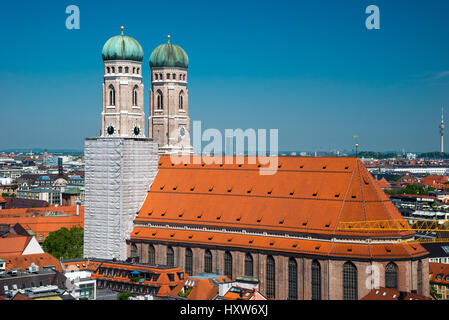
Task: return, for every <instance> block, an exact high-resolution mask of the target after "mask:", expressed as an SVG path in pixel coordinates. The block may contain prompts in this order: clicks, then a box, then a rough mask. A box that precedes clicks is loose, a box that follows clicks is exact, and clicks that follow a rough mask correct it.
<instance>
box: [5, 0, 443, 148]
mask: <svg viewBox="0 0 449 320" xmlns="http://www.w3.org/2000/svg"><path fill="white" fill-rule="evenodd" d="M120 4H121V2H119V1H111V2H110V5H109V6H107V7H105V6H103V5H101V4H100V2H96V3H89V2H86V1H80V2H79V3H78V4H77V5H78V6H79V8H80V14H81V28H80V30H67V29H66V28H65V19H66V18H67V16H68V15H67V14H65V8H66V6H67V4H58V5H55V4H53V3H50V2H43V3H42V2H40V3H39V4H34V3H29V4H28V5H27V8H28V10H26V11H24V10H20V8H19V6H18V5H17V4H10V3H8V4H5V8H4V10H3V11H2V13H0V16H1V18H2V21H4V37H5V40H4V41H5V42H6V43H7V44H8V48H9V50H4V51H2V52H1V53H0V58H1V59H0V60H1V61H2V68H1V71H0V72H1V73H0V75H1V80H0V81H1V88H2V89H0V92H1V93H2V97H3V103H2V118H3V119H8V121H4V123H3V125H2V126H1V128H0V134H1V135H2V137H4V138H3V139H2V140H1V142H0V149H33V148H48V149H76V150H79V149H82V146H83V144H84V139H85V138H87V137H95V136H99V133H100V128H101V126H100V120H101V119H100V118H99V117H98V112H99V110H101V94H100V88H101V83H102V76H103V74H102V61H101V49H102V45H103V44H104V42H105V41H106V40H107V39H108V38H110V37H111V36H114V35H117V34H119V33H120V26H121V25H124V26H125V28H126V29H125V33H126V34H129V35H130V36H132V37H134V38H136V39H137V40H138V41H139V42H141V44H142V46H143V49H144V54H145V56H144V62H143V70H142V71H143V77H144V78H143V81H144V85H145V114H146V117H148V116H149V96H148V91H149V89H150V74H149V65H148V60H149V55H150V53H151V51H152V50H153V49H154V48H155V47H156V46H157V45H159V44H161V43H164V42H166V41H167V40H166V36H167V35H169V34H170V35H171V36H172V42H173V43H175V44H179V45H181V46H183V47H184V48H185V50H186V52H187V54H188V55H189V59H190V61H191V68H190V70H189V72H190V81H189V91H190V106H191V108H190V115H191V118H192V120H193V121H195V120H201V121H202V122H203V124H204V127H205V128H217V129H219V130H221V131H224V129H225V128H233V129H235V128H243V129H246V128H256V129H257V128H266V129H270V128H274V129H279V150H284V151H287V150H291V151H330V150H334V149H336V150H351V149H352V146H353V144H354V143H355V141H354V139H353V136H354V135H357V136H358V137H359V138H358V139H357V143H359V144H360V150H372V151H388V150H403V149H404V150H406V151H410V152H428V151H437V150H439V149H440V145H439V142H440V135H439V131H438V128H437V127H438V125H439V120H440V110H441V107H442V106H444V105H447V103H448V100H449V99H448V97H447V93H446V92H447V89H448V87H449V77H448V76H449V72H448V71H447V70H449V66H448V59H447V57H449V45H448V43H449V42H448V41H446V39H447V38H448V36H449V32H448V31H447V28H445V22H446V20H447V13H445V12H449V11H448V10H447V9H449V4H448V3H446V2H443V1H431V2H430V3H426V4H423V3H420V2H417V1H412V2H406V1H396V2H395V3H388V2H386V1H376V3H375V4H376V5H377V6H379V8H380V16H381V20H380V21H381V29H380V30H367V29H366V27H365V19H366V18H367V16H368V15H367V14H366V13H365V8H366V7H367V6H368V5H369V4H371V3H368V2H366V1H362V2H359V1H350V2H348V3H346V5H345V6H342V5H340V4H336V3H333V2H331V1H318V2H316V3H313V4H310V3H305V2H303V1H299V2H294V3H290V2H288V1H280V2H278V3H276V5H273V4H269V3H267V2H257V3H256V2H254V1H246V2H243V3H239V2H234V1H230V2H226V3H215V4H211V3H208V2H202V1H199V2H195V3H194V4H189V5H187V4H184V3H182V2H174V3H173V5H172V7H171V8H170V15H160V14H157V13H158V12H163V11H164V10H166V8H165V7H164V5H163V4H160V3H141V4H139V10H135V7H132V8H121V7H120ZM206 7H207V9H208V10H207V11H208V12H209V14H208V15H207V16H205V15H203V14H201V13H200V11H201V8H206ZM118 8H120V10H117V9H118ZM206 25H207V28H205V27H204V26H206ZM55 39H57V40H55ZM445 149H447V148H445Z"/></svg>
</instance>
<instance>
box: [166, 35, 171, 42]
mask: <svg viewBox="0 0 449 320" xmlns="http://www.w3.org/2000/svg"><path fill="white" fill-rule="evenodd" d="M167 39H168V43H170V39H171V35H168V36H167Z"/></svg>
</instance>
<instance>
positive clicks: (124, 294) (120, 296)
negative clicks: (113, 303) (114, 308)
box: [118, 292, 131, 300]
mask: <svg viewBox="0 0 449 320" xmlns="http://www.w3.org/2000/svg"><path fill="white" fill-rule="evenodd" d="M129 297H131V293H129V292H120V293H119V294H118V299H119V300H128V299H129Z"/></svg>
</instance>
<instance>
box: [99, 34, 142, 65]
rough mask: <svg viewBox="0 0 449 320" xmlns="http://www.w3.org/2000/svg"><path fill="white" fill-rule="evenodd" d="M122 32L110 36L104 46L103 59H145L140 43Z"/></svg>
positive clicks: (140, 60) (139, 60)
mask: <svg viewBox="0 0 449 320" xmlns="http://www.w3.org/2000/svg"><path fill="white" fill-rule="evenodd" d="M123 30H124V28H123V27H122V34H121V35H118V36H115V37H112V38H110V39H109V40H108V41H106V43H105V45H104V47H103V52H102V56H103V61H110V60H131V61H138V62H142V61H143V49H142V46H141V45H140V43H139V42H138V41H137V40H136V39H134V38H132V37H129V36H125V35H124V34H123Z"/></svg>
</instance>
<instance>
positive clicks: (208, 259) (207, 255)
mask: <svg viewBox="0 0 449 320" xmlns="http://www.w3.org/2000/svg"><path fill="white" fill-rule="evenodd" d="M204 272H207V273H212V252H210V250H206V252H204Z"/></svg>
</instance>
